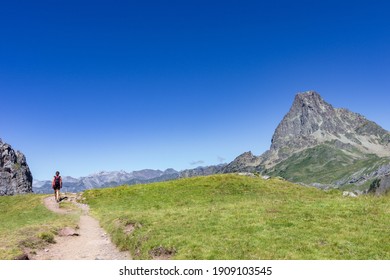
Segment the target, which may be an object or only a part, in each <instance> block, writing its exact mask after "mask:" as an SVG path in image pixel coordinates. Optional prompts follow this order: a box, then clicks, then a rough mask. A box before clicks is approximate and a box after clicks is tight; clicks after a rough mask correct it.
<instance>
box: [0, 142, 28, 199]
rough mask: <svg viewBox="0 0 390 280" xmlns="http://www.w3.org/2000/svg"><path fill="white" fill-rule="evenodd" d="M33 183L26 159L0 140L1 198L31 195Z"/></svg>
mask: <svg viewBox="0 0 390 280" xmlns="http://www.w3.org/2000/svg"><path fill="white" fill-rule="evenodd" d="M32 181H33V178H32V175H31V172H30V169H29V167H28V165H27V162H26V157H25V156H24V155H23V154H22V153H21V152H19V151H15V150H13V149H12V147H11V145H9V144H7V143H3V141H2V140H1V139H0V196H2V195H14V194H23V193H30V192H32Z"/></svg>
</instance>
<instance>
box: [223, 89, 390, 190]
mask: <svg viewBox="0 0 390 280" xmlns="http://www.w3.org/2000/svg"><path fill="white" fill-rule="evenodd" d="M389 164H390V133H389V132H388V131H386V130H385V129H383V128H382V127H380V126H379V125H377V124H376V123H374V122H372V121H370V120H367V119H366V118H365V117H364V116H362V115H360V114H357V113H353V112H351V111H349V110H347V109H338V108H334V107H333V106H332V105H330V104H329V103H327V102H325V101H324V100H323V99H322V97H321V96H320V95H319V94H318V93H316V92H314V91H307V92H303V93H299V94H297V95H296V97H295V100H294V102H293V105H292V107H291V109H290V111H289V112H288V113H287V114H286V115H285V117H284V118H283V120H282V121H281V123H280V124H279V125H278V127H277V128H276V130H275V133H274V135H273V137H272V141H271V147H270V149H269V150H268V151H267V152H265V153H264V154H262V155H261V156H254V155H253V154H252V153H250V152H247V153H244V154H242V155H240V156H239V157H237V158H236V159H235V160H234V161H233V162H231V163H230V164H228V165H227V166H226V167H225V168H224V170H223V172H224V173H229V172H237V171H250V172H260V173H264V174H270V175H274V176H282V177H284V178H286V179H288V180H292V181H295V182H303V183H308V184H314V185H316V186H321V185H327V186H333V187H334V186H338V187H340V186H346V185H353V187H356V186H358V187H359V186H362V187H361V188H365V189H367V188H368V187H369V183H370V182H371V181H372V180H374V179H375V178H376V177H378V176H379V175H378V174H379V173H380V172H379V171H380V170H382V171H383V170H389V171H390V165H389ZM382 173H383V172H382ZM382 175H384V174H382Z"/></svg>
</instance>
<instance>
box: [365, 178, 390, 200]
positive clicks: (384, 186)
mask: <svg viewBox="0 0 390 280" xmlns="http://www.w3.org/2000/svg"><path fill="white" fill-rule="evenodd" d="M389 191H390V174H388V175H385V176H382V177H379V178H377V179H375V180H374V181H373V182H372V183H371V186H370V188H369V190H368V192H369V193H373V194H376V195H383V194H386V193H388V192H389Z"/></svg>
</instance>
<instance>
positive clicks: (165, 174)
mask: <svg viewBox="0 0 390 280" xmlns="http://www.w3.org/2000/svg"><path fill="white" fill-rule="evenodd" d="M223 167H224V165H218V166H208V167H197V168H194V169H187V170H183V171H176V170H174V169H172V168H170V169H166V170H165V171H161V170H153V169H144V170H139V171H133V172H126V171H112V172H106V171H102V172H99V173H95V174H91V175H89V176H86V177H81V178H77V179H76V178H72V177H69V176H65V177H63V178H62V179H63V190H64V191H67V192H80V191H84V190H87V189H95V188H105V187H113V186H119V185H135V184H146V183H152V182H162V181H167V180H173V179H179V178H188V177H194V176H204V175H211V174H215V173H219V172H220V171H221V170H222V168H223ZM33 189H34V192H35V193H51V192H52V187H51V181H49V180H46V181H38V180H35V181H34V183H33Z"/></svg>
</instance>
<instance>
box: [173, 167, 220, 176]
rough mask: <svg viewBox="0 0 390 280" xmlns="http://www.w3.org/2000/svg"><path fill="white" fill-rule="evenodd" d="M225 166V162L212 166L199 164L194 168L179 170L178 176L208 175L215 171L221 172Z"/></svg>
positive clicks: (215, 172)
mask: <svg viewBox="0 0 390 280" xmlns="http://www.w3.org/2000/svg"><path fill="white" fill-rule="evenodd" d="M224 167H225V164H220V165H212V166H205V167H204V166H199V167H197V168H194V169H186V170H182V171H180V172H179V178H190V177H197V176H208V175H213V174H217V173H221V171H222V169H223V168H224Z"/></svg>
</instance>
